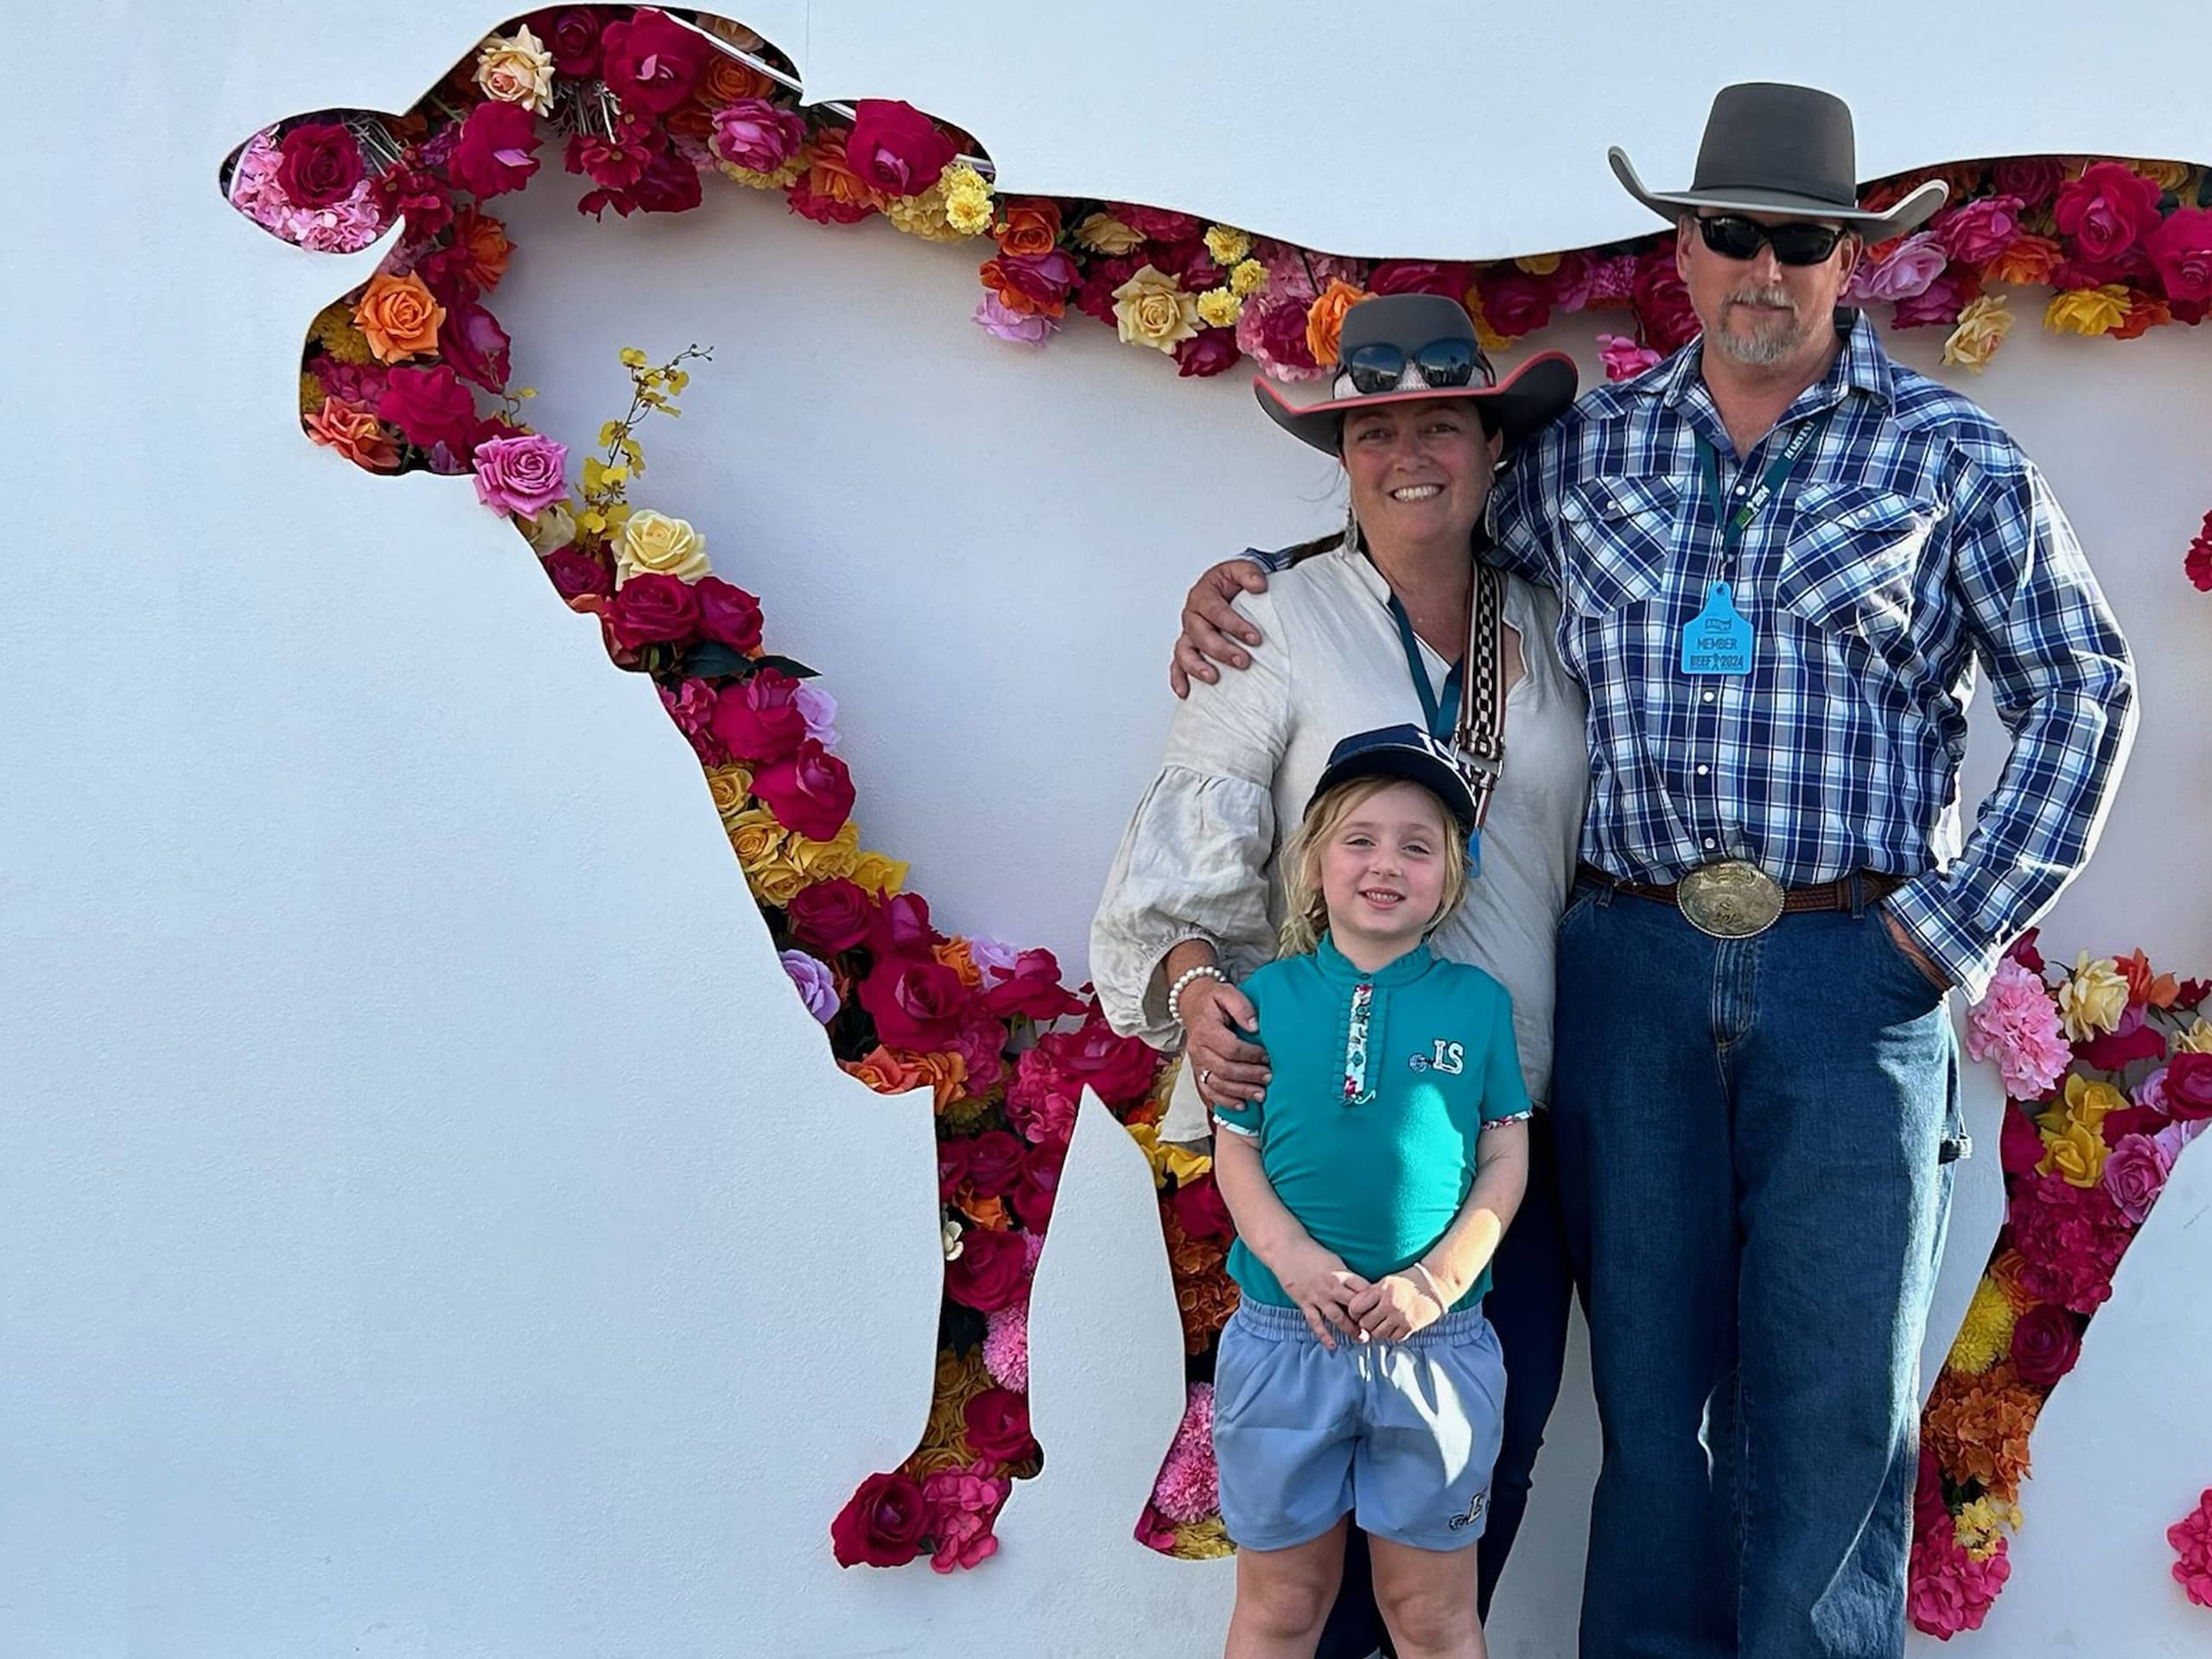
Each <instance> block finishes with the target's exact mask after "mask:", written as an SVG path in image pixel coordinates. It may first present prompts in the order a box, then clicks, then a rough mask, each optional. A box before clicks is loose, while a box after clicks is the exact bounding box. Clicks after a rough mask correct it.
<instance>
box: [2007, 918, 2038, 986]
mask: <svg viewBox="0 0 2212 1659" xmlns="http://www.w3.org/2000/svg"><path fill="white" fill-rule="evenodd" d="M2042 933H2043V929H2041V928H2039V927H2031V928H2030V929H2029V930H2028V931H2026V932H2024V933H2023V934H2021V935H2020V937H2019V938H2017V939H2015V940H2013V941H2012V949H2011V950H2007V951H2006V952H2005V955H2006V956H2008V957H2012V960H2013V961H2015V962H2017V963H2019V964H2020V966H2021V967H2023V968H2024V969H2027V970H2028V971H2029V972H2030V973H2031V974H2039V973H2041V972H2043V970H2044V959H2043V952H2042V951H2040V950H2037V949H2036V940H2037V938H2040V937H2041V936H2042Z"/></svg>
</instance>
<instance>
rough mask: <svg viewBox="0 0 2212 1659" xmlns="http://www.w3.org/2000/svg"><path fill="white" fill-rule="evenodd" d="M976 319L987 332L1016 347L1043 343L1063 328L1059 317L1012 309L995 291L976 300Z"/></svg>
mask: <svg viewBox="0 0 2212 1659" xmlns="http://www.w3.org/2000/svg"><path fill="white" fill-rule="evenodd" d="M976 323H977V325H978V326H979V327H982V328H983V329H984V330H985V331H986V332H987V333H989V334H995V335H997V336H998V338H1000V339H1001V340H1011V341H1013V342H1014V344H1015V345H1017V346H1042V345H1043V344H1044V343H1045V342H1046V340H1050V339H1051V338H1052V336H1053V335H1054V334H1057V333H1058V332H1059V327H1060V320H1059V319H1058V317H1052V316H1047V315H1045V313H1043V312H1041V311H1014V310H1009V309H1008V308H1007V304H1006V302H1005V301H1003V300H1001V298H999V296H997V295H996V294H995V293H991V294H986V295H984V296H983V297H982V300H980V301H979V302H977V303H976Z"/></svg>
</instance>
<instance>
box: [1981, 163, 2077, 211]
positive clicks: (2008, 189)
mask: <svg viewBox="0 0 2212 1659" xmlns="http://www.w3.org/2000/svg"><path fill="white" fill-rule="evenodd" d="M1990 182H1991V184H1992V185H1993V186H1994V187H1995V188H1996V189H1997V192H1998V194H2000V195H2007V196H2018V198H2019V199H2020V205H2021V206H2022V207H2042V206H2043V205H2044V203H2045V202H2047V201H2049V200H2050V199H2051V198H2052V197H2053V196H2055V195H2056V194H2058V187H2059V186H2060V185H2062V184H2063V183H2065V182H2066V169H2065V168H2064V167H2063V166H2062V165H2061V164H2060V163H2059V162H2058V161H2057V160H2056V158H2055V157H2053V156H2012V157H2011V158H2009V159H2007V160H2005V161H2001V162H1998V163H1997V165H1996V167H1995V168H1993V169H1992V171H1991V173H1990Z"/></svg>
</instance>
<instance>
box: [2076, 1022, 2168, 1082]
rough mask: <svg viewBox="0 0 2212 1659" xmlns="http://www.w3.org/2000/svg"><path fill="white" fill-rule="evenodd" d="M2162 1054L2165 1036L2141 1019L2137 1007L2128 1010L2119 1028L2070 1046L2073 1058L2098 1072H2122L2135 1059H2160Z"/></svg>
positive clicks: (2164, 1052)
mask: <svg viewBox="0 0 2212 1659" xmlns="http://www.w3.org/2000/svg"><path fill="white" fill-rule="evenodd" d="M2165 1054H2166V1039H2165V1037H2164V1034H2163V1033H2160V1031H2159V1030H2158V1027H2156V1026H2153V1025H2150V1024H2148V1023H2146V1022H2145V1020H2144V1018H2143V1010H2142V1009H2140V1008H2131V1009H2129V1010H2128V1013H2127V1016H2126V1017H2125V1018H2123V1019H2122V1020H2120V1029H2119V1030H2117V1031H2107V1032H2100V1033H2098V1034H2097V1035H2095V1036H2094V1037H2091V1038H2089V1039H2087V1040H2086V1041H2083V1042H2079V1043H2076V1044H2075V1045H2074V1057H2075V1058H2076V1059H2078V1060H2080V1061H2081V1062H2082V1065H2091V1066H2094V1067H2095V1068H2096V1069H2097V1070H2098V1071H2126V1069H2127V1068H2128V1067H2129V1066H2131V1065H2134V1064H2135V1062H2136V1061H2138V1060H2160V1059H2164V1058H2165Z"/></svg>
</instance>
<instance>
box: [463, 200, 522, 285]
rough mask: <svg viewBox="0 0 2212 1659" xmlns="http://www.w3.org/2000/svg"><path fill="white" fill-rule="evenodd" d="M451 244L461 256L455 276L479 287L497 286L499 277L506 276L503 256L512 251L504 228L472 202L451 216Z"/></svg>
mask: <svg viewBox="0 0 2212 1659" xmlns="http://www.w3.org/2000/svg"><path fill="white" fill-rule="evenodd" d="M453 245H454V252H456V253H457V254H459V255H460V256H461V257H460V259H459V260H458V262H457V264H456V266H455V269H456V270H457V272H458V274H459V275H461V276H462V277H467V279H468V280H469V281H470V282H472V283H475V284H476V286H477V287H479V288H496V287H498V286H499V278H500V277H504V276H505V275H506V274H507V256H508V255H509V254H510V253H512V252H513V251H514V246H513V245H512V243H510V242H509V241H508V240H507V231H506V226H504V225H502V224H500V223H499V220H498V219H494V218H493V217H492V216H491V215H490V214H489V213H483V212H480V210H479V209H478V208H477V207H475V205H474V203H471V204H470V205H469V206H468V207H464V208H462V209H461V211H460V212H459V213H455V214H454V220H453Z"/></svg>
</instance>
